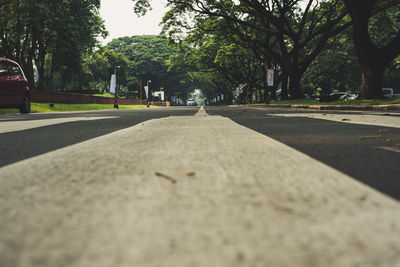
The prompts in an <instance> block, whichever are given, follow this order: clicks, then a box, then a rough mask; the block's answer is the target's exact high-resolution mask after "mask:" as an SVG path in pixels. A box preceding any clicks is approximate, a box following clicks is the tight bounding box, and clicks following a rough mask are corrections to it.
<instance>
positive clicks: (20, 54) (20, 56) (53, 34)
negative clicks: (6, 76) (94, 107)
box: [0, 0, 106, 89]
mask: <svg viewBox="0 0 400 267" xmlns="http://www.w3.org/2000/svg"><path fill="white" fill-rule="evenodd" d="M99 7H100V1H99V0H85V1H84V0H63V1H53V0H40V1H31V0H14V1H9V2H8V3H7V4H4V5H1V6H0V14H1V16H0V35H1V36H2V38H1V39H0V46H1V48H2V50H3V52H4V53H5V55H6V56H7V57H9V58H12V59H15V60H16V61H18V62H19V63H20V64H21V65H22V67H23V68H24V70H25V74H26V76H27V78H28V81H29V82H30V85H31V86H32V87H33V86H36V87H38V88H39V89H52V87H53V78H54V76H55V75H57V74H59V76H60V77H61V79H60V80H61V83H62V87H63V88H66V87H68V84H71V83H78V84H85V83H86V84H87V82H88V81H87V79H86V78H85V77H84V75H81V73H85V71H86V70H85V69H83V68H82V63H83V59H84V56H85V54H87V53H89V52H91V51H92V49H93V47H94V46H96V45H97V40H96V38H97V37H98V36H100V35H101V36H105V35H106V31H105V28H104V24H103V21H102V20H101V18H100V16H99V14H98V9H99ZM34 66H36V70H37V74H38V82H37V83H36V84H35V82H34V73H35V72H34ZM85 79H86V81H85Z"/></svg>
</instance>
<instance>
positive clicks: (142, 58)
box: [106, 35, 192, 97]
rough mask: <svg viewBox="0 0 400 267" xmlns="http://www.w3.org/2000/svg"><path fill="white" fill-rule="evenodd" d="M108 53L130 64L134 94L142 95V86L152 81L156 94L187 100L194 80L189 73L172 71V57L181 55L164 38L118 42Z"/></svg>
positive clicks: (128, 74) (129, 70) (138, 37)
mask: <svg viewBox="0 0 400 267" xmlns="http://www.w3.org/2000/svg"><path fill="white" fill-rule="evenodd" d="M106 49H109V50H113V51H115V52H116V53H121V54H122V55H124V56H125V57H126V58H127V59H128V60H129V64H128V70H127V85H128V88H129V90H130V91H134V92H139V91H138V89H139V82H140V80H142V82H143V83H146V81H148V80H151V86H150V87H151V89H152V90H160V89H161V88H163V90H164V91H165V92H166V95H167V96H173V95H175V94H176V93H178V92H179V93H180V94H181V95H182V96H183V95H184V96H185V97H186V92H185V93H182V92H184V91H185V90H187V89H188V88H189V87H191V85H192V84H191V82H190V80H191V78H190V76H189V75H188V74H187V71H185V70H183V71H180V70H177V69H175V70H173V69H169V62H170V61H169V60H170V57H171V56H174V55H176V54H177V51H175V50H174V49H172V48H171V47H169V46H168V44H167V40H166V39H165V38H163V37H161V36H155V35H143V36H132V37H122V38H118V39H114V40H113V41H111V42H110V43H109V44H107V46H106Z"/></svg>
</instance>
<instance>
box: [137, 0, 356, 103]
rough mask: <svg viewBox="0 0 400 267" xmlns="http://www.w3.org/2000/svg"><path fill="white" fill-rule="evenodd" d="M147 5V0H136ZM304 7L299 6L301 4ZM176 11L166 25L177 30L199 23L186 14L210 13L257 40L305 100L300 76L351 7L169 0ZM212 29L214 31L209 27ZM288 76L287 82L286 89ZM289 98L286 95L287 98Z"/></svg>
mask: <svg viewBox="0 0 400 267" xmlns="http://www.w3.org/2000/svg"><path fill="white" fill-rule="evenodd" d="M135 2H136V5H137V7H138V6H139V7H141V8H142V9H141V10H143V9H145V8H146V6H144V5H143V3H144V2H145V1H135ZM303 2H304V3H306V4H305V5H304V4H303V5H300V4H302V3H303ZM168 3H169V6H170V7H171V10H170V11H169V12H168V13H167V14H166V16H165V18H166V19H165V20H164V23H165V24H166V27H169V28H171V31H170V33H172V34H176V33H180V32H184V30H179V28H182V27H183V28H185V29H186V31H190V30H191V29H192V25H193V24H195V25H196V26H198V25H199V23H197V24H196V23H193V22H190V21H189V23H185V19H186V18H187V17H190V16H187V14H192V15H193V16H192V17H194V19H195V20H197V21H199V20H204V19H205V18H207V17H214V18H220V19H223V20H225V21H226V22H227V27H229V28H230V29H231V30H233V31H235V34H237V35H238V37H239V39H241V40H242V41H245V42H247V43H249V42H251V43H253V45H252V46H253V47H255V49H257V50H258V51H259V54H262V55H263V57H264V58H265V59H268V58H272V59H273V60H274V61H276V62H277V63H278V64H279V65H280V67H281V69H282V72H283V74H282V76H284V77H289V91H290V94H291V96H292V97H294V98H301V97H302V92H301V85H300V81H301V77H302V75H303V74H304V72H305V71H306V69H307V68H308V66H309V65H310V64H311V62H312V61H313V60H314V59H315V58H316V57H317V56H318V54H319V53H320V52H321V51H322V49H323V47H324V45H325V44H326V42H327V41H328V40H329V38H331V37H332V36H334V35H336V34H338V33H339V32H341V31H342V30H344V29H345V28H347V27H348V26H349V25H350V24H349V23H348V19H347V17H346V15H347V11H346V10H345V9H344V8H343V4H342V2H341V1H340V0H330V1H315V0H314V1H313V0H309V1H299V0H290V1H282V0H272V1H250V0H241V1H236V2H234V1H223V0H220V1H214V0H213V1H211V0H185V1H181V0H179V1H178V0H177V1H175V0H169V1H168ZM210 30H212V29H210ZM286 80H287V79H286V78H282V81H283V83H282V86H283V87H284V88H286V82H285V81H286ZM284 97H285V96H284Z"/></svg>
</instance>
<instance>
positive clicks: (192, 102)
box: [186, 99, 197, 106]
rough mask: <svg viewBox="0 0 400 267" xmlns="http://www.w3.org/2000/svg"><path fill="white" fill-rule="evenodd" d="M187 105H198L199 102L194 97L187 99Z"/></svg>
mask: <svg viewBox="0 0 400 267" xmlns="http://www.w3.org/2000/svg"><path fill="white" fill-rule="evenodd" d="M186 106H197V102H196V100H194V99H189V100H188V101H186Z"/></svg>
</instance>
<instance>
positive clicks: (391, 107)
mask: <svg viewBox="0 0 400 267" xmlns="http://www.w3.org/2000/svg"><path fill="white" fill-rule="evenodd" d="M251 107H267V108H301V109H313V110H353V111H354V110H356V111H357V110H359V111H366V110H368V111H370V110H372V111H374V110H375V111H389V110H390V111H400V104H392V105H365V106H358V105H301V104H293V105H292V104H263V105H251Z"/></svg>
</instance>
